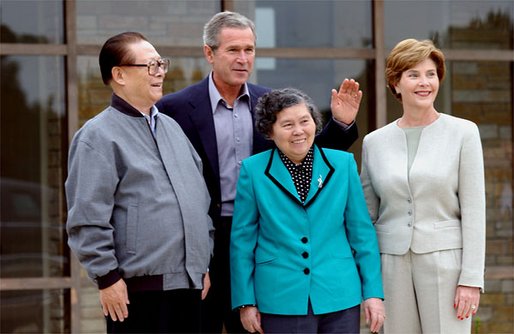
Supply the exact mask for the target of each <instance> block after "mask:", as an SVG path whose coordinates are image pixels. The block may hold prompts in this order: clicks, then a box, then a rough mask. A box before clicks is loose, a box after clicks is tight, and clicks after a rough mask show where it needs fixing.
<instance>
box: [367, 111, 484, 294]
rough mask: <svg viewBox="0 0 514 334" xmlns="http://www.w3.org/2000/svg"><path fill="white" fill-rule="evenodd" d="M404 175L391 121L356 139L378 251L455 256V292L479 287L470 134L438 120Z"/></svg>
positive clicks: (456, 121) (479, 233) (477, 205)
mask: <svg viewBox="0 0 514 334" xmlns="http://www.w3.org/2000/svg"><path fill="white" fill-rule="evenodd" d="M407 168H408V167H407V140H406V136H405V133H404V131H403V130H402V129H401V128H399V127H398V125H397V121H394V122H392V123H390V124H388V125H386V126H384V127H383V128H380V129H377V130H375V131H373V132H371V133H370V134H368V135H367V136H366V137H365V138H364V142H363V148H362V166H361V182H362V186H363V189H364V194H365V197H366V202H367V205H368V210H369V213H370V216H371V219H372V221H373V223H374V226H375V230H376V232H377V237H378V241H379V246H380V252H381V253H386V254H394V255H402V254H405V253H407V251H408V250H409V249H410V250H412V251H413V252H414V253H420V254H421V253H429V252H434V251H439V250H446V249H462V269H461V275H460V279H459V285H467V286H478V287H481V288H483V277H484V261H485V219H486V218H485V186H484V163H483V154H482V145H481V142H480V134H479V132H478V127H477V126H476V125H475V124H474V123H473V122H470V121H468V120H464V119H461V118H457V117H454V116H450V115H447V114H440V117H439V119H437V120H436V121H435V122H433V123H432V124H430V125H428V126H427V127H425V128H424V129H423V131H422V133H421V137H420V140H419V147H418V150H417V153H416V157H415V159H414V161H413V163H412V167H411V169H410V172H409V171H408V170H407Z"/></svg>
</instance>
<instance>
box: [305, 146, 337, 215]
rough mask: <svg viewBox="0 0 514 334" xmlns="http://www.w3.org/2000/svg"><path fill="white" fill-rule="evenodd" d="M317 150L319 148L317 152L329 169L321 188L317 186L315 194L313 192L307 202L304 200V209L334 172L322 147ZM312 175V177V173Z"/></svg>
mask: <svg viewBox="0 0 514 334" xmlns="http://www.w3.org/2000/svg"><path fill="white" fill-rule="evenodd" d="M318 150H319V153H320V155H321V158H322V159H323V161H324V162H325V164H326V165H327V167H328V169H329V171H328V174H327V177H326V178H325V181H323V187H322V188H318V191H316V194H314V196H312V198H311V199H310V200H309V201H308V202H306V203H305V204H304V207H305V208H306V209H307V208H308V207H309V206H310V205H311V204H312V203H313V202H314V200H315V199H316V197H318V195H319V193H320V192H321V191H322V190H323V189H324V188H325V187H326V185H327V183H328V182H329V181H330V179H331V178H332V174H334V171H335V169H334V167H332V165H331V164H330V162H329V161H328V159H327V156H326V155H325V153H324V152H323V149H322V148H318ZM314 163H316V162H314ZM312 177H314V173H313V174H312Z"/></svg>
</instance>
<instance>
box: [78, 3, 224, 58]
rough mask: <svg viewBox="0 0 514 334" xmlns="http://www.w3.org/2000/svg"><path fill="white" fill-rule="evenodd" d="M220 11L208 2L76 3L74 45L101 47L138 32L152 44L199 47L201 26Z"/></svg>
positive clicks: (215, 5)
mask: <svg viewBox="0 0 514 334" xmlns="http://www.w3.org/2000/svg"><path fill="white" fill-rule="evenodd" d="M220 10H221V1H212V0H195V1H187V0H179V1H178V0H157V1H156V0H140V1H134V0H110V1H98V0H77V42H78V43H82V44H102V43H103V42H105V40H107V39H108V38H109V37H111V36H113V35H116V34H118V33H121V32H124V31H138V32H140V33H142V34H143V35H145V37H146V38H148V39H149V40H150V42H151V43H152V44H153V45H165V46H198V47H199V48H200V47H201V46H202V44H203V43H202V33H203V25H204V24H205V22H207V20H208V19H209V18H210V17H211V16H212V15H214V13H216V12H218V11H220Z"/></svg>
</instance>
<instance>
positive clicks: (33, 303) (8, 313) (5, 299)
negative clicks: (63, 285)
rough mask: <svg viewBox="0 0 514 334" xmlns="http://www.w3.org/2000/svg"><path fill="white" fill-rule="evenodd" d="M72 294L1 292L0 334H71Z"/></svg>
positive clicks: (48, 291)
mask: <svg viewBox="0 0 514 334" xmlns="http://www.w3.org/2000/svg"><path fill="white" fill-rule="evenodd" d="M69 295H70V291H69V290H68V289H65V290H24V291H0V305H1V306H0V310H1V311H0V324H1V325H0V333H69V332H70V325H69V316H68V315H67V314H66V313H65V312H64V310H66V309H69V306H68V307H67V304H68V303H69V302H68V301H69V299H70V297H69Z"/></svg>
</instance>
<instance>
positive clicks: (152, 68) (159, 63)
mask: <svg viewBox="0 0 514 334" xmlns="http://www.w3.org/2000/svg"><path fill="white" fill-rule="evenodd" d="M159 67H162V70H163V71H164V73H167V72H168V68H169V67H170V60H169V59H159V60H153V61H151V62H150V63H149V64H148V73H149V74H150V75H155V74H157V72H158V71H159Z"/></svg>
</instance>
